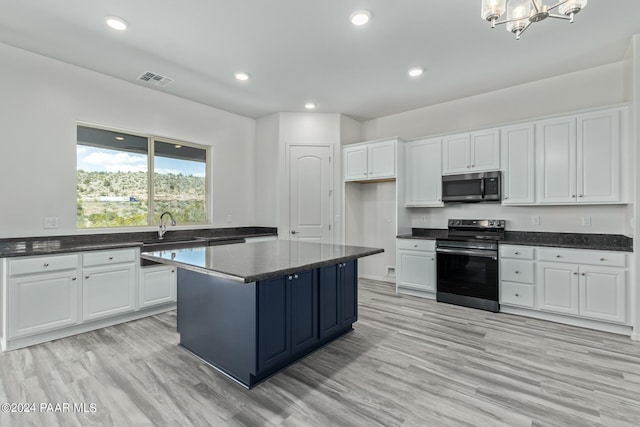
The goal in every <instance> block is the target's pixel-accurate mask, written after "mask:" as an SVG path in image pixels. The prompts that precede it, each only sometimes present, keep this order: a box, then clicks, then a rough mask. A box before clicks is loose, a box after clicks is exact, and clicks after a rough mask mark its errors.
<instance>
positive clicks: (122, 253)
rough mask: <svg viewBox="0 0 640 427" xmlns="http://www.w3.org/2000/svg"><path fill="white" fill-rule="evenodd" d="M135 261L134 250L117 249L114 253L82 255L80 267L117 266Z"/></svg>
mask: <svg viewBox="0 0 640 427" xmlns="http://www.w3.org/2000/svg"><path fill="white" fill-rule="evenodd" d="M135 260H136V250H135V249H118V250H114V251H100V252H89V253H86V254H84V255H82V266H83V267H90V266H93V265H109V264H119V263H122V262H134V261H135Z"/></svg>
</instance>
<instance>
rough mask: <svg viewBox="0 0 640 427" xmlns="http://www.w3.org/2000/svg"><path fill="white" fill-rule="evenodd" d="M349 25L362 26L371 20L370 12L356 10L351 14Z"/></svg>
mask: <svg viewBox="0 0 640 427" xmlns="http://www.w3.org/2000/svg"><path fill="white" fill-rule="evenodd" d="M350 19H351V23H352V24H353V25H364V24H366V23H367V22H369V19H371V12H369V11H367V10H358V11H355V12H353V13H352V14H351V17H350Z"/></svg>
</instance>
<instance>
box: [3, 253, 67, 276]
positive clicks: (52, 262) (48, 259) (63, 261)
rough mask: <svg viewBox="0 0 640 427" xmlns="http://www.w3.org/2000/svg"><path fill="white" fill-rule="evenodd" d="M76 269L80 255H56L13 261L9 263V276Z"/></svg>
mask: <svg viewBox="0 0 640 427" xmlns="http://www.w3.org/2000/svg"><path fill="white" fill-rule="evenodd" d="M75 268H78V255H55V256H41V257H36V258H21V259H12V260H10V261H9V276H19V275H21V274H34V273H48V272H50V271H61V270H73V269H75Z"/></svg>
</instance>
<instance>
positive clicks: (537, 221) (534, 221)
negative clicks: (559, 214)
mask: <svg viewBox="0 0 640 427" xmlns="http://www.w3.org/2000/svg"><path fill="white" fill-rule="evenodd" d="M531 225H540V215H531Z"/></svg>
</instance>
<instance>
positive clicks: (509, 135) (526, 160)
mask: <svg viewBox="0 0 640 427" xmlns="http://www.w3.org/2000/svg"><path fill="white" fill-rule="evenodd" d="M533 135H534V133H533V125H520V126H512V127H508V128H505V129H503V130H502V137H501V147H502V190H503V197H502V204H503V205H531V204H534V203H535V193H534V189H535V186H534V183H535V171H534V164H535V163H534V139H533Z"/></svg>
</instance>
